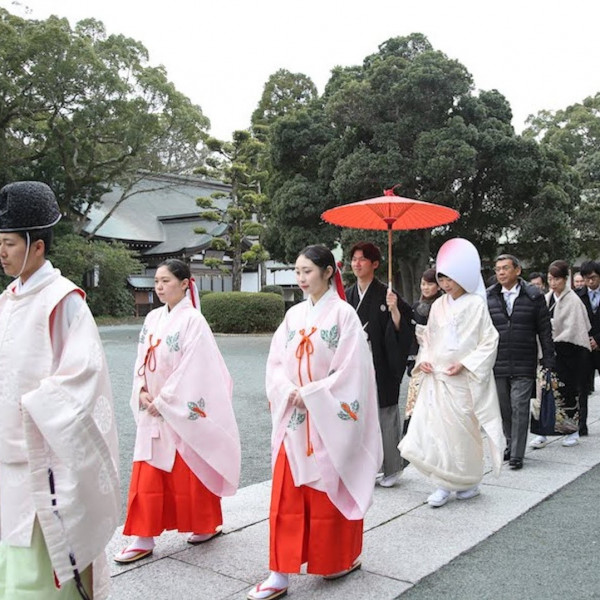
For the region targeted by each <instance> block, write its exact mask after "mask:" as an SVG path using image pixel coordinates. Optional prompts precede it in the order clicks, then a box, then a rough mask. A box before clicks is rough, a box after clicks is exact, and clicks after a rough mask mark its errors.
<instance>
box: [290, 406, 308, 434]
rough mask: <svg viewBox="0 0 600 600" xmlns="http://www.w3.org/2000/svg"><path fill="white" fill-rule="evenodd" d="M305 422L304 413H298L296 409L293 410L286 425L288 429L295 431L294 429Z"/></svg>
mask: <svg viewBox="0 0 600 600" xmlns="http://www.w3.org/2000/svg"><path fill="white" fill-rule="evenodd" d="M305 420H306V413H301V412H298V409H297V408H294V412H293V413H292V416H291V417H290V421H289V423H288V429H291V430H292V431H296V429H298V427H299V426H300V425H302V423H304V421H305Z"/></svg>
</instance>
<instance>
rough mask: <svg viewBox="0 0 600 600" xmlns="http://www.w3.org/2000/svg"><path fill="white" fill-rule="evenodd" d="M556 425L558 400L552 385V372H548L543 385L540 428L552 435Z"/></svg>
mask: <svg viewBox="0 0 600 600" xmlns="http://www.w3.org/2000/svg"><path fill="white" fill-rule="evenodd" d="M555 424H556V399H555V398H554V387H553V385H552V372H551V371H550V370H547V371H546V376H545V379H544V383H543V385H542V398H541V404H540V428H541V429H543V430H544V431H545V432H547V433H545V434H540V435H552V434H553V433H554V427H555Z"/></svg>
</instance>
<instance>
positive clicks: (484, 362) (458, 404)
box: [399, 238, 506, 507]
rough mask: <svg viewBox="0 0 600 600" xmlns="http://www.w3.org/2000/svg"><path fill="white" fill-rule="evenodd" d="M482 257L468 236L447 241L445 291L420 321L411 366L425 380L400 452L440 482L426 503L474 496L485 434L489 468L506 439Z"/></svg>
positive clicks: (440, 264)
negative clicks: (416, 344)
mask: <svg viewBox="0 0 600 600" xmlns="http://www.w3.org/2000/svg"><path fill="white" fill-rule="evenodd" d="M480 268H481V262H480V258H479V254H478V252H477V250H476V248H475V247H474V246H473V244H471V242H469V241H468V240H464V239H461V238H456V239H453V240H449V241H448V242H446V243H445V244H444V245H443V246H442V247H441V248H440V251H439V253H438V256H437V261H436V272H437V279H438V282H439V284H440V287H441V288H442V289H443V290H444V291H445V292H446V294H445V295H444V296H442V297H441V298H438V299H437V300H436V301H435V302H434V304H433V306H432V307H431V312H430V314H429V320H428V322H427V325H426V326H417V335H418V337H419V344H420V348H419V353H418V355H417V359H416V362H415V367H414V369H413V372H415V371H416V372H419V371H420V372H421V373H423V375H422V382H421V386H420V388H419V392H418V397H417V402H416V405H415V409H414V412H413V415H412V419H411V423H410V427H409V428H408V433H407V434H406V436H405V437H404V439H403V440H402V441H401V442H400V445H399V448H400V452H401V454H402V456H403V457H404V458H406V459H407V460H409V461H410V462H411V463H412V464H413V465H414V466H415V467H416V468H417V469H418V470H419V471H420V472H421V473H423V474H424V475H426V476H427V477H428V478H429V479H430V480H431V481H432V482H433V483H435V485H436V486H437V489H436V490H435V492H433V494H431V495H430V496H429V498H428V499H427V502H428V503H429V504H430V506H433V507H439V506H443V505H444V504H446V502H447V501H448V499H449V497H450V494H451V493H452V492H453V491H454V492H456V496H457V498H458V499H460V500H466V499H469V498H473V497H475V496H477V495H479V483H480V482H481V479H482V478H483V466H484V461H483V438H482V434H481V430H482V429H483V430H484V431H485V433H486V435H487V439H488V442H489V447H490V454H491V458H492V463H493V467H494V472H495V473H496V474H499V472H500V467H501V465H502V453H503V451H504V447H505V443H506V440H505V438H504V435H503V433H502V420H501V417H500V406H499V403H498V394H497V391H496V384H495V381H494V377H493V371H492V369H493V366H494V361H495V359H496V351H497V347H498V332H497V331H496V329H495V327H494V325H493V324H492V321H491V317H490V315H489V312H488V308H487V303H486V300H485V288H484V284H483V280H482V278H481V274H480Z"/></svg>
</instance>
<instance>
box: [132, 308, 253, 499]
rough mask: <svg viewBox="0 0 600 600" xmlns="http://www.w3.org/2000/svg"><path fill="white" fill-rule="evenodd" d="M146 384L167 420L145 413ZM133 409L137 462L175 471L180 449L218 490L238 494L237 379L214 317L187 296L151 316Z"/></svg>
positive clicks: (142, 340) (142, 344) (142, 339)
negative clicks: (143, 392) (142, 399)
mask: <svg viewBox="0 0 600 600" xmlns="http://www.w3.org/2000/svg"><path fill="white" fill-rule="evenodd" d="M144 363H145V366H144ZM144 386H145V387H146V389H147V390H148V392H149V393H150V395H151V396H152V397H153V398H154V401H153V403H154V405H155V406H156V408H157V409H158V411H159V412H160V415H161V416H160V417H153V416H151V415H150V414H148V413H147V412H145V411H143V410H140V407H139V394H140V390H141V389H142V387H144ZM131 408H132V410H133V414H134V416H135V419H136V422H137V435H136V440H135V449H134V456H133V460H134V461H145V462H147V463H148V464H150V465H152V466H153V467H156V468H157V469H162V470H163V471H169V472H170V471H171V470H172V468H173V463H174V461H175V453H176V452H178V453H179V454H180V456H181V458H182V459H183V460H184V462H185V463H186V464H187V466H188V467H189V468H190V469H191V470H192V472H193V473H194V474H195V475H196V477H198V479H199V480H200V481H201V482H202V483H203V484H204V485H205V486H206V487H207V488H208V489H209V490H210V491H211V492H212V493H213V494H215V495H217V496H231V495H233V494H235V491H236V490H237V487H238V483H239V477H240V460H241V453H240V440H239V433H238V428H237V423H236V420H235V415H234V412H233V406H232V381H231V377H230V375H229V372H228V370H227V367H226V366H225V362H224V361H223V357H222V356H221V353H220V352H219V349H218V347H217V343H216V342H215V339H214V337H213V335H212V332H211V330H210V328H209V326H208V324H207V322H206V319H205V318H204V317H203V316H202V314H201V313H200V312H199V311H198V310H197V309H195V308H194V307H193V306H192V304H191V302H190V300H189V299H188V298H187V297H186V298H184V299H183V300H181V302H179V303H178V304H177V305H176V306H175V307H174V308H173V309H172V310H171V311H169V310H168V308H167V307H166V306H163V307H161V308H158V309H156V310H153V311H152V312H151V313H150V314H149V315H148V316H147V317H146V321H145V322H144V326H143V328H142V331H141V333H140V343H139V347H138V357H137V361H136V365H135V371H134V382H133V392H132V395H131Z"/></svg>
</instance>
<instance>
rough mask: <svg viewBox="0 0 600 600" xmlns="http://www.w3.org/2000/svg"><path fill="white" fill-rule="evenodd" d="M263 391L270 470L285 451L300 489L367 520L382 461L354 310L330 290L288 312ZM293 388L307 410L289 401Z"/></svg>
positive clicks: (370, 375)
mask: <svg viewBox="0 0 600 600" xmlns="http://www.w3.org/2000/svg"><path fill="white" fill-rule="evenodd" d="M266 387H267V396H268V398H269V402H270V404H271V412H272V419H273V437H272V453H273V454H272V457H273V465H274V464H275V460H276V458H277V455H278V453H279V449H280V447H281V444H284V446H285V452H286V455H287V458H288V461H289V464H290V469H291V472H292V476H293V478H294V483H295V484H296V486H300V485H306V486H309V487H312V488H314V489H316V490H319V491H323V492H326V493H327V495H328V497H329V499H330V500H331V502H332V503H333V504H334V505H335V506H336V507H337V508H338V510H339V511H340V512H341V513H342V514H343V515H344V516H345V517H346V518H347V519H350V520H359V519H362V518H363V517H364V515H365V513H366V512H367V509H368V508H369V506H370V504H371V501H372V496H373V487H374V484H375V477H376V474H377V470H378V468H379V466H380V465H381V461H382V458H383V451H382V447H381V433H380V430H379V420H378V416H377V387H376V384H375V372H374V370H373V360H372V358H371V355H370V352H369V347H368V344H367V341H366V338H365V334H364V332H363V330H362V326H361V323H360V320H359V318H358V316H357V315H356V311H355V310H354V309H353V308H352V307H351V306H350V305H349V304H348V303H347V302H344V301H343V300H341V299H340V298H339V296H338V295H337V294H336V293H335V292H334V291H333V290H329V291H327V292H326V293H325V295H323V297H321V299H320V300H319V301H318V302H317V304H316V305H313V304H312V302H311V301H310V300H306V301H305V302H302V303H301V304H298V305H296V306H293V307H292V308H291V309H290V310H289V311H288V312H287V314H286V316H285V319H284V321H283V322H282V323H281V325H280V326H279V328H278V329H277V331H276V332H275V334H274V336H273V341H272V343H271V350H270V352H269V358H268V361H267V376H266ZM294 389H298V390H299V391H300V395H301V396H302V398H303V400H304V403H305V405H306V408H307V410H304V409H299V408H295V407H294V406H292V405H291V404H290V403H289V402H288V396H289V394H290V392H292V391H293V390H294ZM309 449H311V450H312V452H311V451H310V450H309Z"/></svg>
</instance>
